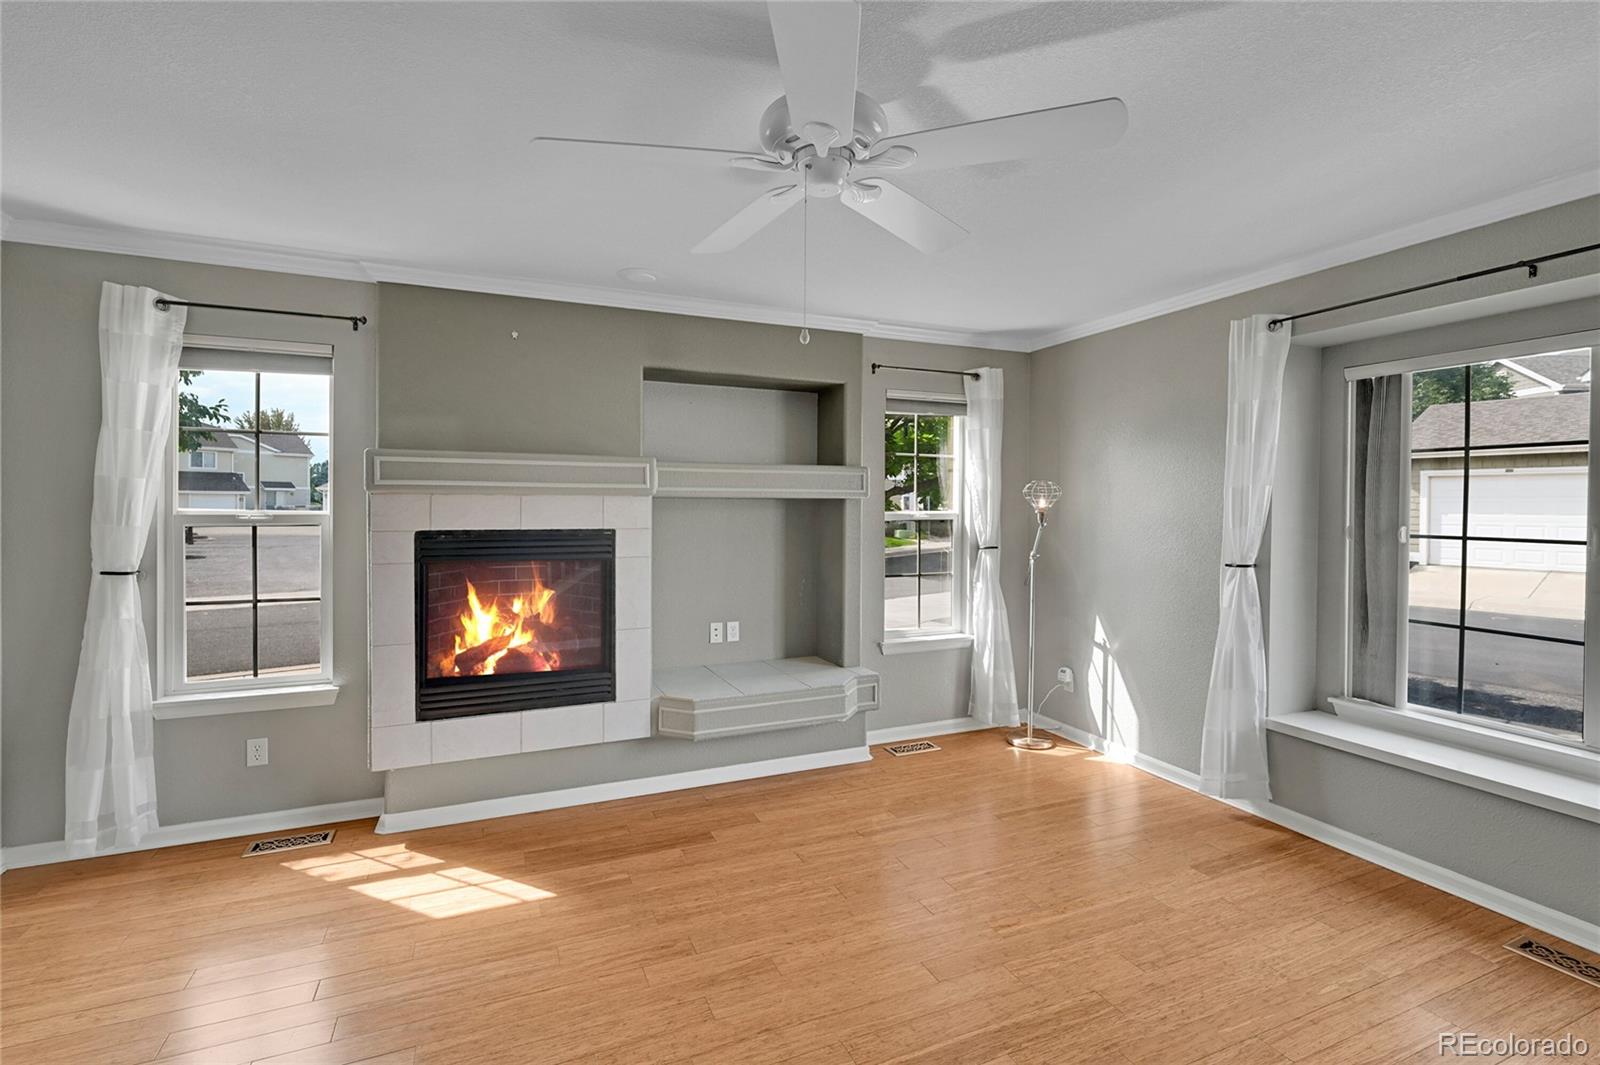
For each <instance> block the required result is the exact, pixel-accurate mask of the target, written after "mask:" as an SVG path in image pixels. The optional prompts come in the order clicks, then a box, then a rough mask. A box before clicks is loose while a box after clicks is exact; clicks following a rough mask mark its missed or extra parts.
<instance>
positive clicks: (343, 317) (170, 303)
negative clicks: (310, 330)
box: [156, 297, 367, 332]
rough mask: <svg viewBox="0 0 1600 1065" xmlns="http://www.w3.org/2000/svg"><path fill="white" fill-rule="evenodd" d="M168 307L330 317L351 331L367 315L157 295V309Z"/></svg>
mask: <svg viewBox="0 0 1600 1065" xmlns="http://www.w3.org/2000/svg"><path fill="white" fill-rule="evenodd" d="M168 307H204V308H206V309H207V310H212V311H245V312H247V313H249V314H287V315H289V316H290V317H292V318H330V319H333V320H335V321H340V322H349V323H350V329H351V331H352V332H354V331H355V330H358V329H360V328H361V327H362V326H364V325H366V324H367V316H366V315H364V314H318V313H317V312H315V311H279V310H274V309H273V308H271V307H234V306H230V305H229V304H226V303H195V302H194V301H192V300H169V299H166V298H163V297H157V299H156V309H157V310H161V311H164V310H166V309H167V308H168Z"/></svg>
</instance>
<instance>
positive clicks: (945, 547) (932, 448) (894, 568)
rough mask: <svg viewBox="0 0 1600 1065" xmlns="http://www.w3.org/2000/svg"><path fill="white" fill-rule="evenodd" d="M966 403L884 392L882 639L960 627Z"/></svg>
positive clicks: (962, 604) (933, 632)
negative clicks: (962, 450)
mask: <svg viewBox="0 0 1600 1065" xmlns="http://www.w3.org/2000/svg"><path fill="white" fill-rule="evenodd" d="M965 409H966V407H965V405H964V404H962V403H960V402H952V401H951V400H949V399H946V398H944V397H914V396H896V395H893V394H891V395H890V397H889V403H888V410H887V412H886V413H885V415H884V421H883V437H884V499H883V510H884V514H883V518H884V527H883V571H884V580H883V629H884V634H885V635H886V636H891V637H893V636H918V635H933V634H937V633H953V632H959V631H961V629H962V627H963V625H964V624H965V620H966V617H965V611H964V609H963V608H964V605H965V603H964V596H963V592H962V588H963V581H962V580H961V575H962V573H963V572H964V568H965V557H964V553H963V551H962V540H963V537H962V523H961V511H960V507H961V503H960V501H961V482H960V477H961V463H960V458H959V455H960V436H961V422H962V414H963V412H964V411H965Z"/></svg>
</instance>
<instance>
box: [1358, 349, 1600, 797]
mask: <svg viewBox="0 0 1600 1065" xmlns="http://www.w3.org/2000/svg"><path fill="white" fill-rule="evenodd" d="M1585 347H1586V348H1589V349H1591V353H1592V354H1591V358H1600V330H1591V331H1585V332H1581V333H1567V334H1562V335H1559V336H1552V337H1538V338H1533V339H1529V340H1524V341H1517V342H1515V343H1510V344H1497V345H1493V346H1490V347H1482V348H1469V349H1464V350H1456V351H1449V352H1439V353H1436V354H1430V355H1423V356H1417V357H1415V358H1410V359H1401V360H1396V361H1391V362H1384V363H1375V364H1369V365H1365V366H1352V367H1349V368H1347V369H1346V370H1345V381H1346V388H1347V398H1346V403H1345V408H1346V417H1345V452H1344V489H1345V491H1344V495H1345V513H1344V522H1345V537H1344V545H1345V547H1344V559H1343V572H1342V574H1341V580H1342V582H1343V586H1342V596H1343V607H1342V612H1341V617H1342V624H1343V648H1344V662H1343V674H1342V675H1343V691H1342V694H1341V696H1340V697H1338V698H1335V699H1334V700H1333V702H1334V705H1335V707H1336V708H1337V709H1338V710H1339V711H1340V713H1341V715H1345V714H1348V715H1349V716H1350V717H1351V719H1352V720H1355V721H1359V722H1361V723H1363V724H1366V725H1374V726H1378V727H1392V728H1395V729H1396V730H1398V731H1401V732H1404V733H1408V734H1411V735H1414V736H1418V737H1422V738H1425V739H1427V740H1429V741H1434V742H1438V741H1446V742H1449V741H1452V740H1453V742H1454V743H1455V744H1456V745H1458V746H1460V747H1462V748H1463V749H1469V750H1472V751H1489V752H1495V753H1498V754H1500V755H1503V756H1505V757H1509V758H1512V759H1514V760H1517V761H1523V762H1531V763H1535V764H1548V763H1551V762H1557V763H1560V764H1563V765H1571V764H1575V763H1573V762H1572V760H1571V759H1570V758H1565V757H1564V756H1563V755H1562V754H1561V752H1562V751H1568V752H1572V754H1573V755H1577V756H1578V758H1579V764H1588V763H1589V762H1590V761H1591V759H1592V758H1594V757H1596V756H1600V639H1596V638H1595V633H1597V632H1600V628H1597V626H1596V619H1600V566H1597V565H1596V563H1597V560H1600V476H1597V474H1600V469H1597V467H1596V463H1595V462H1594V457H1593V456H1594V446H1595V445H1594V439H1595V432H1596V428H1597V427H1600V390H1591V391H1590V392H1589V423H1590V433H1589V435H1590V441H1591V443H1590V445H1589V455H1590V461H1589V466H1588V472H1589V480H1588V518H1587V537H1586V538H1587V541H1588V544H1587V548H1586V553H1587V562H1586V573H1585V583H1584V589H1585V592H1584V627H1585V639H1584V647H1583V735H1582V736H1581V737H1575V738H1567V737H1563V736H1558V735H1555V734H1552V733H1550V732H1547V731H1544V730H1538V729H1532V728H1528V727H1526V726H1519V725H1517V724H1515V723H1512V722H1499V721H1494V720H1492V719H1488V718H1480V717H1473V716H1467V717H1463V716H1462V715H1458V714H1454V713H1451V712H1449V711H1446V710H1439V709H1436V708H1434V707H1426V706H1418V705H1416V704H1414V703H1411V702H1410V701H1409V699H1408V698H1407V695H1406V692H1407V667H1408V662H1407V650H1408V649H1407V646H1406V639H1407V628H1408V625H1407V619H1408V616H1409V604H1408V602H1407V597H1406V596H1404V595H1401V596H1400V597H1399V609H1400V618H1399V619H1398V624H1397V626H1396V629H1397V633H1398V640H1399V649H1398V650H1399V654H1398V656H1397V658H1396V662H1397V672H1398V674H1399V675H1398V676H1397V678H1396V682H1395V683H1396V694H1395V699H1394V705H1393V706H1385V705H1381V704H1377V703H1371V702H1367V701H1365V700H1360V699H1355V698H1352V697H1351V695H1350V678H1351V668H1352V663H1351V657H1350V642H1349V632H1350V608H1351V603H1350V565H1351V550H1352V538H1351V514H1352V506H1353V502H1354V501H1353V499H1352V491H1353V489H1352V477H1353V474H1354V470H1353V468H1352V465H1353V463H1352V453H1353V452H1352V448H1353V446H1354V440H1353V434H1352V427H1353V425H1354V414H1355V382H1356V381H1358V380H1362V379H1366V378H1373V377H1386V376H1391V375H1394V374H1404V375H1406V378H1407V385H1408V386H1409V384H1410V375H1411V374H1413V373H1420V372H1422V371H1425V370H1434V369H1444V368H1448V367H1456V366H1463V365H1468V364H1481V363H1486V362H1498V361H1500V360H1502V359H1508V358H1517V357H1519V356H1521V357H1526V356H1531V355H1538V354H1543V353H1548V352H1555V351H1560V350H1563V349H1568V350H1570V349H1572V348H1585ZM1408 409H1409V404H1408ZM1404 425H1405V428H1404V434H1405V438H1404V439H1403V440H1402V442H1401V444H1402V446H1401V449H1400V450H1401V453H1402V454H1405V455H1408V456H1409V454H1410V451H1411V448H1410V439H1409V437H1410V420H1409V419H1407V420H1406V421H1405V423H1404ZM1571 468H1572V467H1563V469H1571ZM1402 483H1403V485H1404V489H1405V491H1406V492H1407V493H1409V492H1410V478H1409V477H1407V478H1404V479H1403V482H1402ZM1408 500H1409V496H1408ZM1401 513H1402V514H1405V515H1407V521H1408V522H1409V520H1410V518H1409V515H1410V507H1409V503H1407V505H1405V506H1404V507H1403V509H1402V510H1401ZM1411 531H1412V530H1411V529H1410V528H1409V526H1408V527H1407V528H1406V529H1405V530H1404V535H1405V536H1406V538H1407V539H1408V540H1409V539H1410V532H1411ZM1410 554H1411V553H1410V551H1402V552H1401V553H1400V558H1401V565H1402V566H1403V567H1404V566H1406V565H1407V563H1408V562H1409V559H1410ZM1406 578H1407V572H1405V571H1402V572H1399V573H1397V574H1396V579H1397V580H1399V581H1401V582H1404V581H1405V580H1406ZM1402 586H1403V584H1402Z"/></svg>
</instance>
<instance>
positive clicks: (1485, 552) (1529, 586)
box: [1454, 542, 1584, 640]
mask: <svg viewBox="0 0 1600 1065" xmlns="http://www.w3.org/2000/svg"><path fill="white" fill-rule="evenodd" d="M1467 550H1468V551H1469V552H1470V555H1471V558H1472V563H1473V564H1472V565H1471V566H1469V567H1467V624H1468V625H1471V626H1473V627H1476V628H1485V629H1502V630H1505V631H1507V632H1519V633H1529V634H1533V635H1537V636H1555V637H1558V638H1561V639H1565V640H1582V639H1583V595H1584V572H1583V548H1581V547H1577V548H1562V547H1551V546H1548V545H1543V544H1515V543H1513V544H1502V543H1479V542H1472V543H1469V544H1468V545H1467ZM1567 552H1576V554H1577V565H1576V566H1571V565H1568V566H1562V567H1560V568H1558V565H1557V564H1558V563H1559V562H1561V561H1563V560H1565V559H1566V558H1568V557H1570V556H1568V555H1567ZM1454 572H1457V573H1459V572H1460V570H1455V571H1454Z"/></svg>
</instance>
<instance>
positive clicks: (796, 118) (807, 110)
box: [767, 0, 861, 152]
mask: <svg viewBox="0 0 1600 1065" xmlns="http://www.w3.org/2000/svg"><path fill="white" fill-rule="evenodd" d="M767 15H768V17H769V18H771V20H772V40H773V43H774V44H776V45H777V46H778V66H779V68H780V69H781V70H782V71H783V94H784V95H785V96H786V97H788V99H789V122H790V124H791V125H792V126H793V127H794V129H795V132H797V133H799V134H800V136H801V139H802V140H807V141H811V142H812V143H815V144H816V145H817V150H818V151H819V152H826V151H827V150H828V147H829V146H830V145H831V146H835V147H842V146H843V145H845V144H847V143H849V141H850V137H851V134H852V132H853V130H854V129H855V115H856V57H857V55H858V54H859V53H860V51H861V7H860V5H859V4H856V3H855V2H854V0H812V2H802V0H774V2H773V3H770V4H768V5H767ZM808 125H809V126H812V127H816V126H819V125H821V126H827V127H829V128H831V129H832V130H834V133H835V136H834V137H833V139H832V140H831V141H830V142H829V144H822V143H818V142H819V141H820V140H826V139H827V138H826V137H818V136H817V131H816V130H815V129H814V128H813V130H812V131H811V132H809V133H808V132H807V130H806V127H807V126H808Z"/></svg>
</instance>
